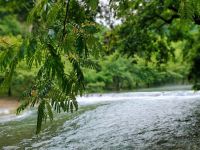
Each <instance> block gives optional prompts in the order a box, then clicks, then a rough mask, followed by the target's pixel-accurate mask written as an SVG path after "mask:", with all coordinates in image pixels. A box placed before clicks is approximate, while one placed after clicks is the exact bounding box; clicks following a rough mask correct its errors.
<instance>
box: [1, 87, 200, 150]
mask: <svg viewBox="0 0 200 150" xmlns="http://www.w3.org/2000/svg"><path fill="white" fill-rule="evenodd" d="M78 101H79V103H80V105H81V106H82V107H81V110H80V112H79V114H73V117H72V116H71V115H66V114H61V115H58V117H57V118H56V121H54V123H52V125H48V126H45V127H44V128H45V129H44V130H43V132H42V133H41V135H39V137H37V136H35V135H34V132H33V130H34V127H35V126H34V125H35V115H36V114H35V113H34V112H32V114H31V115H29V117H27V118H26V117H25V118H23V119H21V120H15V121H9V122H4V123H1V124H0V141H2V140H3V139H4V137H5V136H6V137H7V138H8V139H9V137H13V138H14V137H19V139H18V140H15V142H14V140H13V139H12V138H11V142H10V143H9V142H5V141H4V143H2V142H0V146H2V148H3V149H11V148H12V149H41V150H43V149H48V150H59V149H61V150H62V149H63V150H65V149H69V150H76V149H80V150H87V149H89V150H93V149H94V150H95V149H105V150H118V149H119V150H124V149H128V150H129V149H130V150H132V149H147V150H149V149H158V150H160V149H200V92H193V91H190V90H181V91H161V92H134V93H131V92H128V93H110V94H102V95H99V94H94V95H90V96H87V97H83V98H78ZM97 104H98V105H97ZM69 116H71V118H70V117H69ZM55 122H56V123H55ZM22 127H23V128H22ZM16 130H17V131H18V132H16ZM23 130H25V131H26V133H27V135H26V136H21V134H25V132H24V131H23ZM30 133H31V134H30ZM8 134H9V136H8ZM18 134H19V135H18ZM20 138H22V139H20Z"/></svg>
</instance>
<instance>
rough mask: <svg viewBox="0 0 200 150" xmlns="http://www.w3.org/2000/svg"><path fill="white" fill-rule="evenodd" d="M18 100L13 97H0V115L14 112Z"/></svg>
mask: <svg viewBox="0 0 200 150" xmlns="http://www.w3.org/2000/svg"><path fill="white" fill-rule="evenodd" d="M18 106H19V101H18V99H17V98H15V97H0V115H7V114H10V113H13V112H15V110H16V109H17V107H18Z"/></svg>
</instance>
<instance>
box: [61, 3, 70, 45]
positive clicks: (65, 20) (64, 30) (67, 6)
mask: <svg viewBox="0 0 200 150" xmlns="http://www.w3.org/2000/svg"><path fill="white" fill-rule="evenodd" d="M69 3H70V0H68V1H67V3H66V13H65V19H64V23H63V26H64V27H63V35H62V41H63V39H64V37H65V34H66V24H67V22H68V20H67V19H68V16H69Z"/></svg>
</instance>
